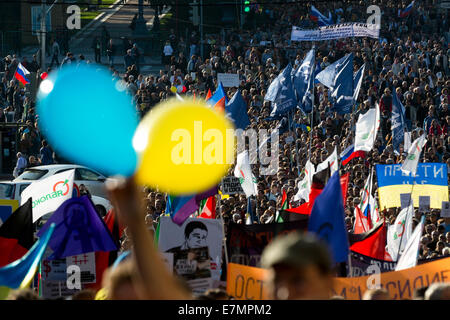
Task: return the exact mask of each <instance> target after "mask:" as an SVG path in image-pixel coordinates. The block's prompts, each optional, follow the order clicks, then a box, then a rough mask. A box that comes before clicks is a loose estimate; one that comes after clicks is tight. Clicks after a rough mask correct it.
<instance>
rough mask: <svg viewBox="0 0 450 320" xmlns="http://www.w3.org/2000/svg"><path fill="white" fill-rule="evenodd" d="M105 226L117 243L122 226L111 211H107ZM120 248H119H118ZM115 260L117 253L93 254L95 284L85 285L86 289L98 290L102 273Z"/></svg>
mask: <svg viewBox="0 0 450 320" xmlns="http://www.w3.org/2000/svg"><path fill="white" fill-rule="evenodd" d="M104 220H105V224H106V226H107V227H108V229H109V231H111V234H112V236H113V239H114V240H115V241H117V242H119V240H120V238H121V237H122V233H123V229H124V228H123V226H122V225H121V224H120V223H119V221H118V219H117V216H116V214H115V212H114V210H113V209H111V210H109V211H108V213H107V214H106V216H105V218H104ZM119 247H120V246H119ZM116 259H117V251H110V252H103V251H97V252H95V272H96V280H97V281H96V282H95V283H90V284H86V288H91V289H96V290H98V289H100V288H101V286H102V279H103V273H104V272H105V270H106V269H107V268H108V267H109V266H110V265H112V264H113V263H114V261H115V260H116Z"/></svg>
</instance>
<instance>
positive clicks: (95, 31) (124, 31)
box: [24, 0, 163, 74]
mask: <svg viewBox="0 0 450 320" xmlns="http://www.w3.org/2000/svg"><path fill="white" fill-rule="evenodd" d="M137 4H138V0H125V3H124V4H120V3H116V4H115V5H114V6H113V8H108V9H103V10H101V11H103V12H104V13H105V14H104V15H103V16H102V17H100V18H99V19H98V20H96V21H94V22H93V23H91V24H89V25H87V26H86V27H84V28H83V29H82V30H81V31H80V32H79V33H78V34H76V35H75V36H74V37H73V38H72V40H71V41H70V43H69V48H70V51H71V52H73V53H74V55H75V57H78V55H79V54H83V55H84V56H85V58H86V59H87V60H90V61H95V55H94V51H93V49H92V48H91V45H92V42H93V39H94V38H95V37H97V36H98V37H99V38H100V37H101V32H102V29H103V26H104V27H105V28H106V30H107V31H108V32H109V34H110V36H111V37H112V38H113V39H114V43H115V44H117V45H119V47H120V48H121V47H122V40H121V37H127V38H132V35H133V34H132V30H131V28H130V27H129V26H130V23H131V21H132V19H133V17H134V15H135V14H136V13H137V12H138V6H137ZM153 18H154V10H153V9H152V8H151V7H150V6H149V5H144V19H145V20H146V21H147V29H149V30H150V29H151V28H152V24H153ZM36 50H37V48H28V50H26V51H25V52H24V53H25V54H26V55H31V54H32V53H35V52H36ZM123 55H124V52H122V50H117V52H116V55H115V58H114V67H115V68H116V69H117V70H118V71H119V72H123V71H124V67H123ZM61 59H62V57H60V61H61ZM143 59H144V61H142V62H141V72H142V73H143V74H151V73H153V74H155V73H158V72H159V69H160V68H162V67H163V66H162V65H161V61H160V58H159V57H157V58H152V57H149V56H145V57H143ZM50 61H51V57H47V65H49V64H50ZM107 62H108V58H107V57H106V56H102V57H101V63H102V64H105V65H106V64H107Z"/></svg>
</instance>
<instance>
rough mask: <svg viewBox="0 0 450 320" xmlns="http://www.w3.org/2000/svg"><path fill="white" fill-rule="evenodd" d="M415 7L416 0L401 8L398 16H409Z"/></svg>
mask: <svg viewBox="0 0 450 320" xmlns="http://www.w3.org/2000/svg"><path fill="white" fill-rule="evenodd" d="M413 7H414V1H412V2H411V3H410V4H409V5H408V6H407V7H406V8H405V9H403V10H401V9H399V10H398V17H399V18H405V17H407V16H409V15H410V14H411V12H412V10H413Z"/></svg>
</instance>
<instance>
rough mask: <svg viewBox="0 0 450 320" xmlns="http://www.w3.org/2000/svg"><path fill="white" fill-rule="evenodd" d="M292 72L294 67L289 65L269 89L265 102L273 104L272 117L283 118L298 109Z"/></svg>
mask: <svg viewBox="0 0 450 320" xmlns="http://www.w3.org/2000/svg"><path fill="white" fill-rule="evenodd" d="M291 72H292V66H291V64H290V63H289V64H288V65H287V67H286V68H284V70H283V71H282V72H281V73H280V74H279V75H278V77H276V78H275V79H274V80H273V81H272V83H271V84H270V86H269V88H268V89H267V93H266V95H265V97H264V100H269V101H271V102H272V106H273V108H272V111H271V112H270V116H271V117H277V116H281V115H283V114H285V113H287V112H289V111H291V110H292V109H294V108H296V107H297V100H296V99H295V93H294V87H293V85H292V78H291Z"/></svg>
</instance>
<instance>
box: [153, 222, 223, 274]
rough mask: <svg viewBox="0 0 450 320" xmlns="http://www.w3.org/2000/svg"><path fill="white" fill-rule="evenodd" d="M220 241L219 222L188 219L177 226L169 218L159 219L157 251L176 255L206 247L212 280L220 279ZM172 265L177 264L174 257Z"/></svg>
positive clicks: (220, 229)
mask: <svg viewBox="0 0 450 320" xmlns="http://www.w3.org/2000/svg"><path fill="white" fill-rule="evenodd" d="M222 240H223V232H222V222H221V221H220V220H216V219H204V218H189V219H187V220H186V221H185V222H184V223H183V224H182V225H181V226H179V225H177V224H176V223H174V222H173V221H172V219H171V218H170V217H163V216H161V217H160V227H159V240H158V248H159V250H160V251H161V252H169V253H174V254H175V255H178V254H180V252H181V251H182V250H188V249H195V248H202V247H208V249H209V255H210V257H209V258H210V260H211V277H212V279H213V280H219V279H220V268H221V265H222ZM173 263H174V266H175V265H176V263H177V261H176V259H175V257H174V262H173Z"/></svg>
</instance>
